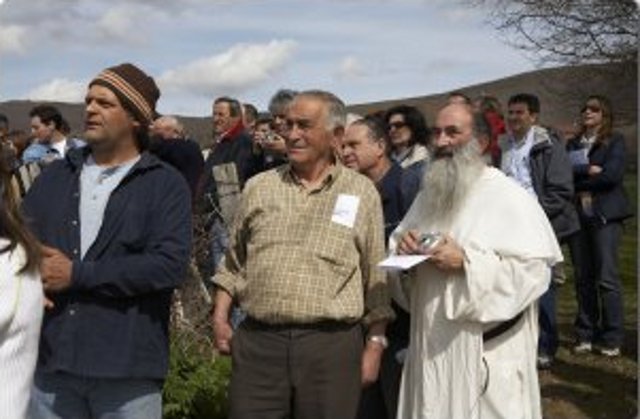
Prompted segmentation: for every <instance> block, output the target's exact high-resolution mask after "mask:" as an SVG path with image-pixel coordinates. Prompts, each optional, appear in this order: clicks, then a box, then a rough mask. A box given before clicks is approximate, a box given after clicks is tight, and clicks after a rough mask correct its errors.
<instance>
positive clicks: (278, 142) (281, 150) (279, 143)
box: [262, 132, 287, 155]
mask: <svg viewBox="0 0 640 419" xmlns="http://www.w3.org/2000/svg"><path fill="white" fill-rule="evenodd" d="M262 148H264V149H265V150H269V151H271V152H272V153H276V154H281V155H284V154H285V153H286V152H287V146H286V144H285V141H284V138H282V136H281V135H279V134H277V133H275V132H271V134H270V140H269V141H266V140H265V141H263V142H262Z"/></svg>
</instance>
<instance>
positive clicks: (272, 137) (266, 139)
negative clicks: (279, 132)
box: [263, 131, 276, 143]
mask: <svg viewBox="0 0 640 419" xmlns="http://www.w3.org/2000/svg"><path fill="white" fill-rule="evenodd" d="M275 139H276V134H275V133H274V132H273V131H267V132H266V133H265V134H264V140H263V141H264V142H265V143H272V142H273V141H275Z"/></svg>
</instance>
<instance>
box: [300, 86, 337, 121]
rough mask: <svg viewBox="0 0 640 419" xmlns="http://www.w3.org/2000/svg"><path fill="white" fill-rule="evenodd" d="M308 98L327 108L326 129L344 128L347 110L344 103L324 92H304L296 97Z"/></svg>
mask: <svg viewBox="0 0 640 419" xmlns="http://www.w3.org/2000/svg"><path fill="white" fill-rule="evenodd" d="M301 96H304V97H309V98H312V99H317V100H320V101H321V102H323V103H324V104H325V105H326V106H327V129H329V130H333V129H335V128H344V127H345V125H346V123H347V109H346V107H345V105H344V102H343V101H342V100H340V98H338V96H336V95H334V94H333V93H331V92H327V91H325V90H306V91H304V92H300V93H299V94H298V95H297V96H296V98H298V97H301Z"/></svg>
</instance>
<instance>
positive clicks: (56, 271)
mask: <svg viewBox="0 0 640 419" xmlns="http://www.w3.org/2000/svg"><path fill="white" fill-rule="evenodd" d="M71 267H72V262H71V259H69V258H68V257H67V255H65V254H64V253H62V252H61V251H60V250H58V249H56V248H54V247H49V246H42V261H41V262H40V275H41V276H42V286H43V288H44V291H45V292H59V291H63V290H65V289H67V288H69V286H70V285H71Z"/></svg>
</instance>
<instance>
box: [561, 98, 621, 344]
mask: <svg viewBox="0 0 640 419" xmlns="http://www.w3.org/2000/svg"><path fill="white" fill-rule="evenodd" d="M580 121H581V124H580V131H579V132H578V135H577V136H576V137H575V138H573V139H571V140H569V142H568V144H567V149H568V152H569V157H570V159H571V162H572V165H573V173H574V183H575V191H576V201H577V202H576V205H577V207H578V213H579V214H580V221H581V227H582V229H581V231H580V232H579V233H578V234H577V235H576V236H575V237H574V238H573V240H571V242H570V249H571V254H572V258H573V263H574V267H575V269H574V270H575V279H576V294H577V299H578V315H577V317H576V321H575V328H576V335H577V343H576V346H575V347H574V348H573V350H574V352H575V353H585V352H591V351H592V350H596V351H597V352H598V353H599V354H601V355H604V356H608V357H616V356H619V355H620V347H621V346H622V341H623V332H624V312H623V304H622V284H621V281H620V275H619V272H618V250H619V248H620V241H621V238H622V227H623V226H622V222H623V220H624V219H626V218H628V217H630V216H631V211H630V207H629V203H628V201H627V197H626V196H625V192H624V189H623V177H624V172H625V163H626V162H625V160H626V148H625V140H624V137H623V136H622V135H621V134H619V133H616V132H613V130H612V128H613V111H612V108H611V104H610V102H609V100H608V99H607V98H606V97H603V96H598V95H593V96H589V97H588V98H587V100H586V102H585V105H584V107H583V108H582V110H581V120H580Z"/></svg>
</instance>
